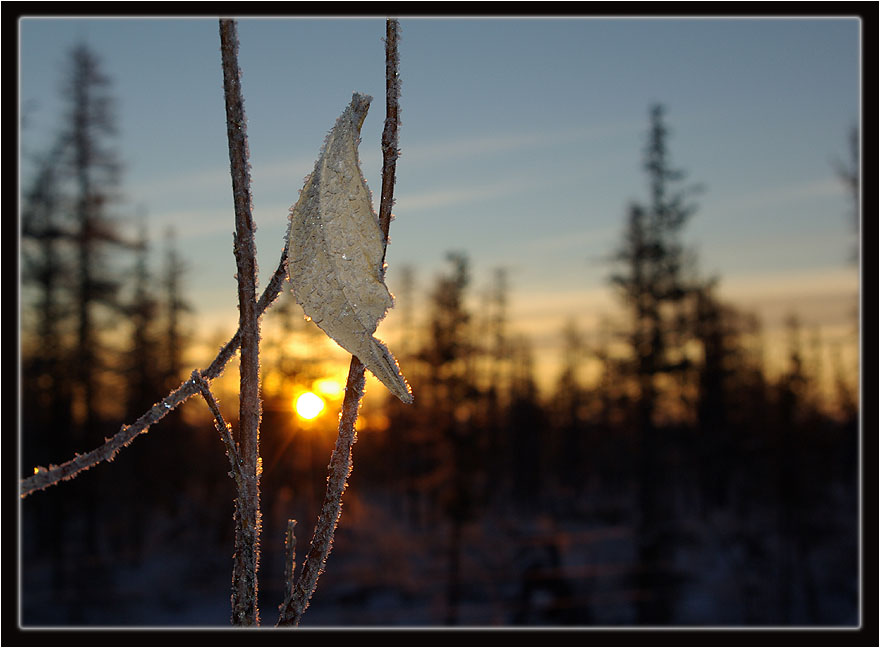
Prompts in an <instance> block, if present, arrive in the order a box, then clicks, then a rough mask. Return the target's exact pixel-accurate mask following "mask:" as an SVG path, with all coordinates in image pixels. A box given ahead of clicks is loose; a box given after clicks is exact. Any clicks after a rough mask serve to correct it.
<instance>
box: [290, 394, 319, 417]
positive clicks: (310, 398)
mask: <svg viewBox="0 0 880 648" xmlns="http://www.w3.org/2000/svg"><path fill="white" fill-rule="evenodd" d="M293 407H294V409H295V410H296V414H297V416H299V417H300V418H301V419H305V420H307V421H311V420H312V419H314V418H316V417H317V416H318V414H320V413H321V412H322V411H323V410H324V399H323V398H321V397H320V396H318V395H317V394H314V393H312V392H308V391H307V392H303V393H302V394H300V395H299V396H297V397H296V400H295V401H294V404H293Z"/></svg>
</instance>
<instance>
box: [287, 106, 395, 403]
mask: <svg viewBox="0 0 880 648" xmlns="http://www.w3.org/2000/svg"><path fill="white" fill-rule="evenodd" d="M371 101H372V97H369V96H366V95H361V94H357V93H355V94H354V95H353V96H352V99H351V104H350V105H349V106H348V107H347V108H346V109H345V110H344V111H343V113H342V115H340V117H339V119H337V120H336V125H335V126H334V127H333V129H332V130H331V131H330V133H329V134H328V135H327V139H326V140H325V142H324V148H323V149H322V151H321V155H320V157H319V158H318V161H317V163H316V164H315V170H314V171H313V172H312V174H311V175H310V176H309V177H308V178H307V179H306V183H305V186H304V187H303V189H302V191H301V192H300V196H299V200H298V201H297V202H296V204H295V205H294V206H293V207H291V209H290V227H289V230H288V233H287V236H288V241H289V250H290V251H289V263H288V273H289V274H288V278H289V279H290V283H291V284H292V286H293V294H294V297H295V298H296V301H297V303H299V304H300V306H302V307H303V311H305V314H306V316H307V317H309V318H311V319H312V320H313V321H314V322H315V324H317V325H318V326H319V327H321V329H323V330H324V332H325V333H327V335H329V336H330V337H331V338H333V339H334V340H335V341H336V342H337V343H338V344H339V346H341V347H342V348H343V349H345V350H346V351H348V352H349V353H351V354H352V355H355V356H357V358H358V359H359V360H360V361H361V362H362V363H363V364H364V366H365V367H366V368H367V369H369V370H370V371H371V372H372V373H373V375H375V376H376V377H377V378H378V379H379V380H380V381H382V383H383V384H384V385H385V386H386V387H388V389H389V390H391V392H392V393H393V394H394V395H395V396H397V397H398V398H400V400H402V401H403V402H405V403H410V402H412V393H411V392H410V389H409V385H407V383H406V380H405V379H404V377H403V375H402V374H401V373H400V368H399V367H398V365H397V361H396V360H395V358H394V356H393V355H392V354H391V352H390V351H389V350H388V347H386V346H385V344H384V343H382V342H381V341H379V340H378V339H376V337H375V336H374V335H373V334H374V333H375V332H376V327H377V326H378V324H379V321H380V320H381V319H382V318H383V317H385V313H386V312H388V309H389V308H391V306H392V304H393V300H392V297H391V293H390V292H388V288H387V286H386V285H385V281H384V278H383V276H384V273H383V262H382V260H383V257H384V250H385V243H384V236H383V234H382V231H381V229H380V228H379V221H378V218H377V217H376V214H375V213H374V212H373V206H372V202H371V200H370V190H369V188H368V187H367V183H366V182H365V181H364V178H363V176H362V175H361V170H360V166H359V164H358V153H357V149H358V142H359V141H360V140H359V138H360V130H361V125H362V124H363V123H364V119H365V118H366V116H367V110H369V107H370V102H371Z"/></svg>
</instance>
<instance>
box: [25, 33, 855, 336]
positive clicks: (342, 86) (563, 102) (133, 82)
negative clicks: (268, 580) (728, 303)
mask: <svg viewBox="0 0 880 648" xmlns="http://www.w3.org/2000/svg"><path fill="white" fill-rule="evenodd" d="M401 28H402V39H401V42H400V56H401V70H400V71H401V78H402V82H403V86H402V97H401V107H402V124H401V131H400V147H401V150H402V155H401V158H400V160H399V162H398V176H397V186H396V197H397V204H396V207H395V210H394V212H395V217H396V218H395V221H394V222H393V223H392V227H391V246H390V247H389V251H388V257H387V261H388V264H389V271H388V272H389V274H388V283H389V286H390V288H391V290H392V292H395V286H396V282H397V280H398V277H399V275H398V274H397V270H399V268H400V267H402V266H404V265H407V264H409V265H412V266H413V267H414V268H415V271H416V280H417V282H418V285H419V286H421V288H422V289H427V287H428V286H429V285H430V282H431V279H432V277H433V276H434V274H435V273H436V272H438V271H440V270H442V269H444V268H445V267H446V265H445V262H444V256H445V253H446V252H447V251H448V250H462V251H464V252H466V253H467V254H468V255H469V257H470V259H471V262H472V276H473V279H474V290H475V293H477V292H478V291H479V290H480V289H481V288H482V286H484V285H485V284H487V283H488V281H489V279H490V273H491V271H492V269H493V268H496V267H505V268H507V270H508V273H509V278H510V286H511V291H512V292H511V295H510V309H511V315H512V317H513V323H514V326H515V327H516V328H518V329H519V330H522V331H523V332H525V333H527V334H529V335H530V336H532V338H533V340H534V341H535V342H536V344H537V346H538V348H539V350H542V349H546V350H547V352H548V353H551V351H550V349H551V348H552V345H553V341H554V340H557V338H558V337H559V336H558V333H559V330H560V329H561V327H562V324H563V323H564V321H565V320H566V319H568V318H573V319H574V320H575V321H576V322H577V323H578V324H579V325H580V326H581V327H583V328H585V329H587V328H589V327H590V326H592V325H594V324H595V323H596V321H597V319H598V318H599V317H600V316H602V315H605V314H610V313H611V312H612V311H613V309H614V308H615V304H614V301H613V299H612V298H611V294H610V291H609V289H608V287H607V283H606V277H607V275H608V273H609V271H610V267H609V266H608V265H607V264H606V263H604V262H603V259H604V258H606V257H607V256H608V255H609V254H610V253H611V251H612V250H613V248H614V246H615V245H616V244H617V242H618V240H619V238H620V236H621V229H622V224H623V219H624V215H625V213H626V207H627V204H628V203H629V202H630V201H632V200H645V197H646V179H645V176H644V173H643V172H642V169H641V154H642V146H643V143H644V139H645V133H646V129H647V126H648V108H649V106H650V105H651V104H652V103H655V102H660V103H663V104H664V105H665V106H666V107H667V123H668V124H669V126H670V127H671V129H672V135H671V139H670V141H669V145H670V151H671V155H672V161H673V163H674V164H675V165H676V166H678V167H680V168H682V169H684V170H686V171H687V172H688V173H689V178H690V180H693V181H694V182H699V183H701V184H703V185H704V186H705V191H704V192H703V194H702V195H701V196H700V198H699V205H700V209H699V211H698V212H697V214H696V215H695V216H694V217H693V220H692V222H691V223H690V225H689V226H688V228H687V230H686V235H685V238H686V240H687V241H688V242H689V243H691V244H693V245H694V246H695V249H696V251H697V253H698V258H699V266H700V268H701V270H702V271H703V272H704V273H705V274H707V275H708V274H716V275H718V276H719V277H720V278H721V287H722V294H724V295H726V296H728V297H729V298H730V299H732V300H735V301H736V302H737V303H740V304H742V305H743V306H744V307H747V308H754V309H756V310H758V311H759V312H761V313H762V314H764V315H765V316H766V317H768V318H770V319H771V320H772V318H774V317H775V318H776V319H777V320H778V319H780V318H781V317H782V316H783V311H787V310H790V309H796V310H797V311H798V312H799V313H800V314H801V317H802V319H803V320H804V321H805V323H806V324H807V325H816V326H820V325H821V326H823V327H827V330H828V331H832V333H831V335H834V333H833V331H842V330H843V328H842V327H844V326H845V325H847V324H848V323H849V324H851V321H850V320H848V319H847V318H848V317H849V313H848V312H844V306H845V305H846V304H847V303H850V302H849V301H848V300H851V299H853V298H854V295H855V293H856V291H857V289H858V283H857V281H858V280H857V273H856V271H855V269H854V268H853V267H852V266H851V265H847V258H848V255H849V253H850V250H851V247H852V245H853V244H854V240H855V235H854V233H853V231H852V228H851V226H850V221H849V218H848V215H847V210H848V209H849V205H848V203H847V198H846V194H845V192H844V190H843V188H842V186H841V184H840V182H839V181H838V180H837V178H836V176H835V172H834V168H833V166H832V160H834V159H836V158H839V159H847V154H848V151H847V133H848V130H849V128H850V127H851V126H852V125H854V124H857V123H858V121H859V118H860V115H859V109H860V85H859V37H860V25H859V22H858V20H856V19H854V18H850V19H830V18H823V19H792V18H785V19H766V18H761V19H751V20H747V19H671V18H668V19H616V20H612V19H599V18H577V17H572V18H547V19H541V18H522V19H501V18H493V19H451V18H407V17H405V16H404V17H402V18H401ZM20 36H21V47H20V73H21V76H20V96H21V102H22V104H21V105H22V109H23V114H24V117H25V125H24V128H23V130H22V145H23V148H24V151H25V152H28V151H39V150H41V149H43V148H45V147H46V146H47V145H48V142H49V141H51V137H52V136H53V135H54V133H55V132H56V130H57V125H58V115H59V109H60V104H59V100H58V92H57V91H58V88H59V85H60V82H61V78H62V71H63V69H64V68H63V66H64V63H65V56H66V53H67V52H68V50H69V49H70V47H71V46H73V45H74V44H75V43H77V42H81V41H85V42H86V43H88V44H89V45H90V46H91V47H92V49H93V50H94V51H95V52H96V53H97V54H98V55H99V57H100V58H101V59H102V62H103V64H104V69H105V71H106V73H107V74H108V75H109V76H110V77H111V78H112V80H113V93H114V95H115V96H116V98H117V102H118V103H117V111H118V117H119V129H120V138H119V142H118V144H119V150H120V152H121V154H122V157H123V159H124V161H125V173H124V176H123V184H122V189H123V193H124V195H125V197H126V201H125V203H123V204H121V205H119V213H120V214H121V216H122V217H123V218H126V219H129V221H130V222H131V223H132V231H134V219H133V218H132V216H133V214H135V213H137V211H138V210H143V211H144V212H146V214H147V215H148V227H149V234H150V236H151V237H152V238H153V239H154V240H155V241H156V242H157V248H161V245H160V242H161V240H162V237H163V235H164V232H165V230H166V228H167V227H168V226H169V225H173V226H174V228H175V230H176V235H177V244H178V247H179V249H180V250H181V251H182V252H183V253H184V254H185V255H186V257H187V263H188V265H189V267H190V269H191V270H190V273H189V274H188V275H187V281H186V289H187V292H188V295H189V297H190V299H191V300H192V301H193V303H194V305H195V306H196V308H197V311H198V313H199V316H200V317H201V318H208V320H210V321H212V322H213V321H216V322H218V324H217V325H218V326H220V324H219V323H225V322H228V325H229V327H230V328H231V327H232V326H234V323H235V322H236V321H237V308H236V288H235V281H234V278H233V275H234V272H235V264H234V259H233V256H232V253H231V252H232V233H231V232H232V229H233V217H232V197H231V189H230V181H229V174H228V153H227V148H226V138H225V121H224V120H225V116H224V109H223V96H222V79H221V72H220V57H219V36H218V29H217V21H216V20H215V19H181V18H173V19H167V20H159V19H124V20H118V19H117V20H112V19H88V20H84V19H76V20H73V19H48V18H39V19H24V20H23V21H22V22H21V23H20ZM383 36H384V20H383V19H382V18H361V19H321V18H300V19H290V18H271V19H270V18H261V19H241V20H240V23H239V39H240V51H239V57H240V59H239V60H240V64H241V67H242V71H243V89H244V95H245V110H246V112H247V116H248V135H249V140H250V151H251V163H252V190H253V198H254V216H255V219H256V221H257V225H258V239H257V248H258V257H259V262H260V268H261V278H262V280H263V281H262V283H264V282H265V280H266V279H267V278H268V275H269V273H271V271H272V270H273V269H274V268H275V266H276V265H277V262H278V256H279V252H280V250H281V246H282V237H283V235H284V232H285V231H286V226H287V209H288V207H290V205H291V204H293V203H294V202H295V201H296V199H297V195H298V191H299V189H300V188H301V187H302V183H303V178H304V176H305V175H306V174H307V173H308V172H309V171H310V170H311V167H312V165H313V164H314V161H315V159H316V157H317V155H318V152H319V149H320V147H321V144H322V142H323V139H324V136H325V134H326V133H327V131H328V130H329V129H330V127H331V126H332V125H333V123H334V121H335V119H336V117H337V116H338V114H339V113H340V112H341V111H342V109H343V108H344V107H345V105H346V104H347V103H348V101H349V100H350V97H351V94H352V92H355V91H357V92H362V93H367V94H371V95H373V96H374V98H375V100H374V103H373V107H372V110H371V112H370V114H369V115H368V117H367V120H366V122H365V124H364V128H363V131H362V143H361V149H360V155H361V161H362V167H363V172H364V176H365V177H366V179H367V182H368V184H369V185H370V187H371V189H372V190H373V192H374V204H375V203H376V202H377V200H378V191H379V187H380V173H379V169H380V152H379V142H380V136H381V129H382V122H383V119H384V50H383V43H382V37H383ZM27 168H28V167H27V164H26V163H25V164H24V166H23V178H26V177H27ZM376 207H378V205H376ZM160 251H161V250H160V249H157V257H158V254H159V252H160ZM789 307H790V308H789ZM389 320H391V316H389ZM772 323H773V322H772V321H771V322H770V325H772ZM379 332H380V335H381V333H382V329H381V327H380V331H379ZM557 341H558V340H557Z"/></svg>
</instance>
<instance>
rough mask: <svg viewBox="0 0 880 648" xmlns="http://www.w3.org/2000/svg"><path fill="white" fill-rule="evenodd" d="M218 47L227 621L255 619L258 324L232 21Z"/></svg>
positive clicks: (243, 122)
mask: <svg viewBox="0 0 880 648" xmlns="http://www.w3.org/2000/svg"><path fill="white" fill-rule="evenodd" d="M220 52H221V56H222V60H223V90H224V96H225V99H226V135H227V138H228V140H229V163H230V171H231V174H232V195H233V202H234V204H235V245H234V249H235V262H236V266H237V270H238V272H237V278H238V310H239V323H238V330H239V331H241V363H240V381H239V384H240V389H239V425H240V430H239V433H240V437H241V460H242V464H241V467H242V471H241V477H242V478H241V483H240V488H239V493H238V497H237V498H236V506H235V562H234V566H233V573H232V587H233V590H232V622H233V624H234V625H239V626H257V625H259V624H260V612H259V607H258V596H257V595H258V589H259V587H258V580H257V572H258V570H259V561H260V470H261V469H260V449H259V448H260V441H259V440H260V323H259V316H258V314H257V297H256V294H257V263H256V244H255V242H254V230H255V229H256V228H255V225H254V220H253V214H252V213H251V191H250V173H249V162H248V158H249V153H248V141H247V120H246V118H245V113H244V99H243V97H242V92H241V70H240V68H239V65H238V35H237V28H236V21H235V20H228V19H220Z"/></svg>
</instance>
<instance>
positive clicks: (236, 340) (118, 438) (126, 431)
mask: <svg viewBox="0 0 880 648" xmlns="http://www.w3.org/2000/svg"><path fill="white" fill-rule="evenodd" d="M286 277H287V244H285V246H284V249H283V250H282V251H281V261H280V262H279V264H278V267H277V268H276V269H275V272H274V273H273V274H272V278H271V279H270V280H269V283H268V284H267V285H266V289H265V290H264V291H263V294H262V295H260V300H259V301H258V302H257V312H258V313H259V314H261V315H262V314H263V313H264V312H265V311H266V310H267V309H268V308H269V306H271V305H272V303H274V301H275V299H276V298H277V297H278V295H279V294H281V289H282V287H283V285H284V280H285V278H286ZM239 346H241V330H240V329H239V330H238V331H236V332H235V335H233V336H232V338H230V340H229V341H228V342H227V343H226V344H224V345H223V346H222V347H221V348H220V352H219V353H218V354H217V356H216V357H215V358H214V360H213V361H212V362H211V364H210V365H209V366H208V368H207V369H205V370H204V371H202V372H201V376H202V377H204V378H206V379H208V380H213V379H214V378H217V377H218V376H219V375H220V374H222V373H223V370H224V369H225V368H226V364H227V363H228V362H229V360H230V359H231V358H232V356H234V355H235V352H236V351H237V350H238V347H239ZM196 393H198V387H197V386H196V384H195V383H193V382H192V380H191V379H188V380H185V381H184V382H183V383H181V385H180V386H179V387H178V388H177V389H175V390H174V391H172V392H170V393H169V394H168V395H167V396H166V397H165V398H163V399H162V400H161V401H159V402H158V403H156V404H155V405H153V406H152V407H151V408H150V409H149V410H147V411H146V412H145V413H144V414H142V415H141V416H140V418H138V419H137V420H135V422H134V423H132V424H131V425H123V426H122V427H121V428H120V430H119V432H117V433H116V434H115V435H113V436H112V437H110V438H108V439H105V442H104V443H103V444H102V445H100V446H98V447H97V448H95V449H94V450H91V451H89V452H86V453H84V454H77V455H76V456H74V458H73V459H70V460H68V461H66V462H64V463H63V464H59V465H57V466H56V465H49V467H48V468H46V467H43V466H38V467H37V468H34V474H33V475H31V476H30V477H27V478H25V479H22V480H21V482H20V489H19V495H20V496H21V497H22V498H24V497H27V496H28V495H30V494H32V493H34V492H36V491H40V490H43V489H46V488H49V487H50V486H54V485H56V484H58V483H60V482H62V481H66V480H69V479H73V478H74V477H76V476H77V475H79V473H81V472H82V471H84V470H88V469H89V468H91V467H93V466H95V465H97V464H99V463H101V462H102V461H113V459H115V458H116V453H117V452H119V450H121V449H122V448H124V447H126V446H127V445H129V444H130V443H131V442H132V441H133V440H134V438H135V437H136V436H138V435H139V434H144V433H146V432H147V431H148V430H149V429H150V426H151V425H154V424H155V423H158V422H159V421H160V420H162V419H163V418H165V416H166V415H167V414H168V413H169V412H171V411H173V410H174V409H175V408H176V407H177V406H178V405H180V404H181V403H183V402H184V401H186V400H187V399H188V398H189V397H190V396H193V395H194V394H196Z"/></svg>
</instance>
